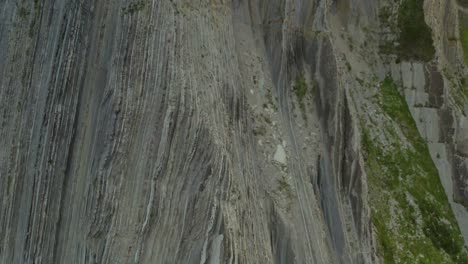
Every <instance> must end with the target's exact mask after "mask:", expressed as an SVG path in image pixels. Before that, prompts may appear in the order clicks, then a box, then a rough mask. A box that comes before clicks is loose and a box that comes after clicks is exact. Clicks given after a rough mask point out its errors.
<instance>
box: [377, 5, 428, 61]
mask: <svg viewBox="0 0 468 264" xmlns="http://www.w3.org/2000/svg"><path fill="white" fill-rule="evenodd" d="M423 5H424V0H403V1H402V2H401V4H400V6H399V8H398V13H397V14H394V11H393V10H391V9H390V8H389V7H383V8H381V9H380V12H379V19H380V23H381V25H382V27H383V28H388V29H389V30H390V32H391V33H392V34H391V35H395V36H396V37H397V38H396V39H393V38H390V39H386V40H383V41H382V43H381V44H380V46H379V48H380V52H381V53H382V54H395V55H397V56H398V62H399V61H400V60H417V61H430V60H432V58H434V54H435V48H434V43H433V40H432V31H431V28H430V27H429V26H428V25H427V24H426V21H425V20H424V7H423Z"/></svg>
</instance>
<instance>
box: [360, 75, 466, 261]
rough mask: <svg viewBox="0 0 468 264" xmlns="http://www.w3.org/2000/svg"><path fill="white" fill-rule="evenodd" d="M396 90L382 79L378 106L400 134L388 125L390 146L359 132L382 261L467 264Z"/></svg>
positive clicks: (434, 174)
mask: <svg viewBox="0 0 468 264" xmlns="http://www.w3.org/2000/svg"><path fill="white" fill-rule="evenodd" d="M397 88H398V86H397V85H396V84H395V83H394V81H393V80H392V79H391V78H389V77H387V78H386V79H385V80H384V81H383V82H382V84H381V93H380V105H381V107H382V109H383V111H384V112H385V113H386V114H387V115H388V116H389V117H390V118H391V119H392V120H393V121H394V122H392V123H393V124H395V125H396V126H397V129H400V130H401V132H402V133H403V134H404V137H405V138H406V140H407V141H408V144H407V145H403V144H402V143H401V139H400V138H399V137H398V136H397V133H396V132H395V129H394V128H393V127H389V128H387V130H388V132H389V135H393V138H390V139H389V142H391V144H389V145H383V144H382V143H378V141H376V140H373V138H372V136H371V133H370V131H369V130H367V129H365V128H364V129H363V140H362V143H363V147H364V150H365V152H366V154H367V160H366V171H367V173H368V175H369V185H370V205H371V208H372V221H373V224H374V226H375V228H376V230H377V236H378V240H379V243H380V253H381V255H382V257H383V259H384V261H385V263H395V262H401V263H468V255H467V252H466V249H464V247H463V245H464V243H463V238H462V237H461V234H460V230H459V228H458V225H457V222H456V220H455V217H454V215H453V212H452V211H451V208H450V205H449V202H448V199H447V197H446V195H445V192H444V189H443V187H442V184H441V182H440V179H439V176H438V171H437V168H436V167H435V165H434V163H433V161H432V159H431V156H430V154H429V150H428V148H427V146H426V144H425V142H424V140H423V139H422V137H421V136H420V135H419V132H418V130H417V127H416V124H415V122H414V120H413V118H412V116H411V113H410V112H409V108H408V106H407V104H406V101H405V99H404V98H403V96H401V95H400V93H399V91H398V89H397Z"/></svg>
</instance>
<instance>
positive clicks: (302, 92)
mask: <svg viewBox="0 0 468 264" xmlns="http://www.w3.org/2000/svg"><path fill="white" fill-rule="evenodd" d="M294 92H295V93H296V97H297V101H298V102H299V107H300V108H301V110H302V111H304V110H305V104H304V97H305V96H306V94H307V84H306V80H305V78H304V75H302V74H301V75H298V76H297V77H296V84H295V85H294Z"/></svg>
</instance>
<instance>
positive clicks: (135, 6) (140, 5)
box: [123, 1, 146, 15]
mask: <svg viewBox="0 0 468 264" xmlns="http://www.w3.org/2000/svg"><path fill="white" fill-rule="evenodd" d="M145 6H146V3H145V2H144V1H138V2H134V3H131V4H129V5H128V6H127V7H125V8H123V13H124V14H126V15H127V14H133V13H136V12H139V11H141V10H143V9H144V8H145Z"/></svg>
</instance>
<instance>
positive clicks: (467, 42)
mask: <svg viewBox="0 0 468 264" xmlns="http://www.w3.org/2000/svg"><path fill="white" fill-rule="evenodd" d="M459 16H460V41H461V45H462V48H463V59H464V61H465V65H468V17H466V15H463V13H461V12H460V13H459Z"/></svg>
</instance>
